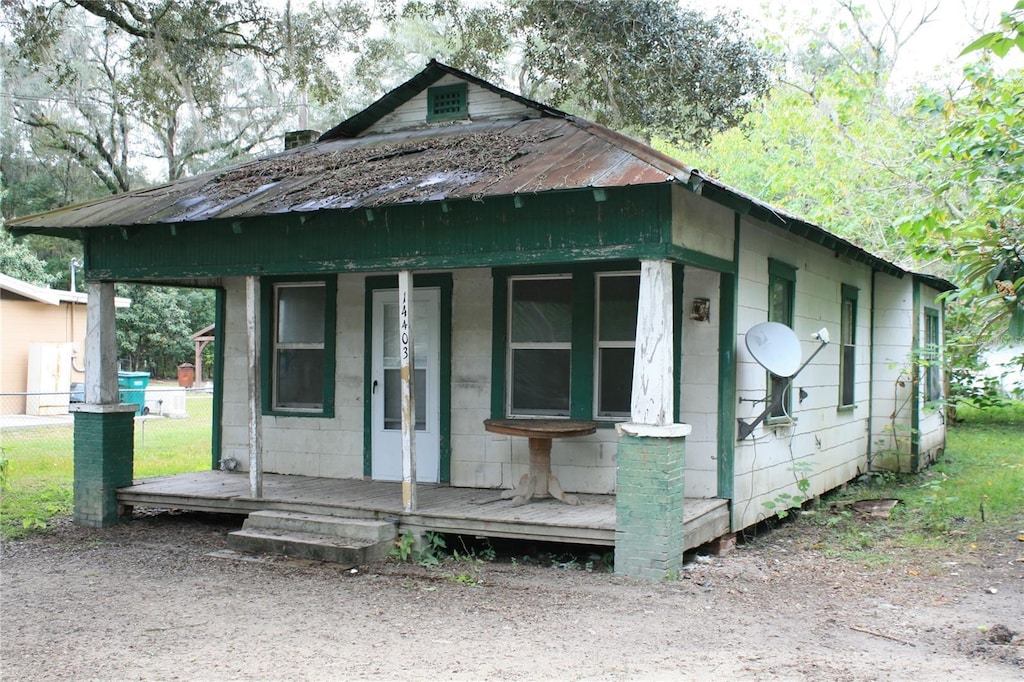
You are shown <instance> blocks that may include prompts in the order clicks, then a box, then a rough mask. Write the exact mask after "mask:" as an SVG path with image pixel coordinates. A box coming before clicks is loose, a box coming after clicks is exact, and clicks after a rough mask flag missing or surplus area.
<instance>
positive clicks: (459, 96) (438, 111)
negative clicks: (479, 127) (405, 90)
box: [427, 83, 469, 121]
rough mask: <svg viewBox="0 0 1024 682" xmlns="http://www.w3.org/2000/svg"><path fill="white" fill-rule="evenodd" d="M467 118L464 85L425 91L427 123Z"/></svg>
mask: <svg viewBox="0 0 1024 682" xmlns="http://www.w3.org/2000/svg"><path fill="white" fill-rule="evenodd" d="M468 116H469V107H468V106H467V99H466V84H465V83H455V84H453V85H440V86H437V87H434V88H428V89H427V120H428V121H455V120H458V119H462V118H467V117H468Z"/></svg>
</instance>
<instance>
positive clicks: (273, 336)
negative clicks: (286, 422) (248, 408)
mask: <svg viewBox="0 0 1024 682" xmlns="http://www.w3.org/2000/svg"><path fill="white" fill-rule="evenodd" d="M282 287H296V288H298V287H323V289H324V304H323V305H324V311H323V313H324V319H323V322H324V331H323V335H324V338H323V344H322V350H323V368H322V371H323V391H322V401H321V404H320V406H319V407H292V406H283V405H280V404H278V402H277V385H278V381H277V356H278V350H280V349H285V348H290V347H293V346H294V347H297V348H298V347H302V348H311V347H314V346H316V347H320V344H308V343H306V344H301V343H300V344H283V345H282V344H279V343H278V341H277V338H278V333H277V330H278V314H277V291H278V289H279V288H282ZM337 289H338V283H337V277H336V276H335V277H265V278H262V279H261V282H260V327H261V353H260V356H261V357H260V389H261V390H260V397H261V400H260V403H261V410H262V413H263V414H265V415H278V416H288V417H313V418H333V417H334V396H335V376H334V374H335V364H336V358H335V355H336V347H337V334H336V330H337Z"/></svg>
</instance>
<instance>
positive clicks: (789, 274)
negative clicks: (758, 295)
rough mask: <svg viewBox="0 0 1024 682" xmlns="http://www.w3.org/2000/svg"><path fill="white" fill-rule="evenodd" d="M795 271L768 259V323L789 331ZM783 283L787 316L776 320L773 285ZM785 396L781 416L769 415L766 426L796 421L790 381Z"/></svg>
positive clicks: (769, 380)
mask: <svg viewBox="0 0 1024 682" xmlns="http://www.w3.org/2000/svg"><path fill="white" fill-rule="evenodd" d="M796 271H797V268H796V267H794V266H792V265H790V264H789V263H786V262H784V261H781V260H778V259H777V258H769V259H768V301H767V303H768V321H769V322H781V323H782V324H784V325H786V326H787V327H789V328H790V329H792V328H793V320H794V319H795V318H796ZM779 281H782V282H785V283H786V284H787V285H788V286H787V287H786V293H787V297H788V298H789V300H788V301H787V312H788V316H787V318H786V319H784V320H777V319H775V318H774V316H773V314H772V313H773V309H774V307H775V306H774V305H773V303H774V299H773V297H774V296H775V285H776V283H777V282H779ZM772 376H773V375H772V373H771V372H767V373H766V385H767V386H768V401H769V402H768V404H769V405H772V404H773V403H774V400H775V398H774V396H772V388H773V385H772ZM787 386H788V387H787V388H786V391H785V396H784V397H783V400H782V405H781V409H782V412H783V413H782V414H770V415H769V416H768V418H767V419H765V422H764V423H765V424H766V425H769V426H770V425H772V424H788V423H790V422H794V421H796V420H795V419H793V417H792V414H793V382H792V381H790V382H789V383H788V385H787Z"/></svg>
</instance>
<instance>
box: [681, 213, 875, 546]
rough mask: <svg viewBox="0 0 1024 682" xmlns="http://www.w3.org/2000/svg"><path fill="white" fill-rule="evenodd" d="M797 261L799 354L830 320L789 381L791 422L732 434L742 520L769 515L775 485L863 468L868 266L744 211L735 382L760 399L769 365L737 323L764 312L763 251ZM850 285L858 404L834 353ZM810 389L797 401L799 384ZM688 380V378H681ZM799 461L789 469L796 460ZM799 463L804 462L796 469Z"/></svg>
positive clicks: (758, 407)
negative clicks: (844, 396)
mask: <svg viewBox="0 0 1024 682" xmlns="http://www.w3.org/2000/svg"><path fill="white" fill-rule="evenodd" d="M769 258H776V259H778V260H781V261H784V262H786V263H788V264H790V265H792V266H794V267H795V268H797V271H796V297H795V299H796V300H795V308H794V324H793V327H794V331H795V332H796V335H797V338H798V339H799V340H800V345H801V348H802V357H803V358H804V359H806V358H808V357H809V356H810V354H811V353H813V352H814V350H815V349H816V348H817V347H818V345H819V344H818V342H817V341H815V340H814V339H812V338H811V334H813V333H814V332H816V331H818V330H819V329H821V328H822V327H825V328H827V329H828V331H829V333H830V335H831V338H832V339H833V342H832V343H831V344H829V345H828V346H826V347H825V348H824V350H822V351H821V352H820V353H819V354H818V355H817V357H815V359H814V360H813V361H812V362H811V364H809V365H808V366H807V367H806V368H805V369H804V370H803V371H802V372H801V373H800V374H799V375H798V376H797V377H796V379H795V380H794V382H793V400H792V415H791V416H792V417H793V419H794V421H793V422H791V423H785V424H778V425H766V424H763V423H762V425H761V426H759V427H758V428H757V429H756V430H755V431H754V433H753V434H752V435H751V436H749V437H748V438H746V439H745V440H743V441H737V443H736V450H735V461H734V496H733V503H734V525H735V527H736V528H744V527H746V526H749V525H751V524H753V523H756V522H757V521H759V520H761V519H763V518H766V517H767V516H770V515H771V514H772V513H774V512H771V511H769V510H768V509H767V508H766V507H765V506H764V504H763V503H764V502H767V501H772V500H774V499H775V498H776V497H777V496H778V495H779V494H780V493H789V494H791V495H796V494H798V492H799V491H798V489H797V479H798V478H802V477H804V476H806V477H807V478H808V479H809V480H810V483H811V487H810V490H809V491H808V494H810V495H816V494H821V493H823V492H826V491H828V490H830V489H832V488H835V487H837V486H839V485H841V484H843V483H845V482H846V481H848V480H850V479H851V478H853V477H855V476H856V474H857V472H858V471H865V470H866V468H867V450H868V433H867V431H868V388H869V376H870V360H869V358H870V353H869V341H870V315H871V313H870V301H871V296H870V293H871V289H870V287H871V272H870V269H869V268H868V267H867V266H864V265H861V264H858V263H854V262H852V261H850V260H848V259H846V258H842V257H836V256H835V254H834V253H832V252H831V251H829V250H827V249H823V248H820V247H817V246H814V245H813V244H810V243H809V242H807V241H806V240H803V239H800V238H798V237H796V236H794V235H791V234H788V233H784V232H782V231H781V230H778V229H774V228H769V227H767V226H765V225H763V224H760V223H759V222H757V221H754V220H752V219H750V218H744V219H743V222H742V224H741V238H740V264H739V271H740V279H739V311H738V334H739V338H738V341H737V368H736V374H737V377H736V391H737V396H738V397H739V398H744V399H755V400H756V399H764V397H765V394H766V378H767V376H766V372H765V370H764V369H763V368H762V367H761V366H760V365H758V364H757V362H755V361H754V359H753V358H752V357H751V356H750V354H749V352H748V351H747V349H746V344H745V336H744V333H745V331H746V330H747V329H749V328H750V327H752V326H753V325H755V324H758V323H760V322H764V321H766V320H767V319H768V312H767V309H768V259H769ZM843 284H848V285H851V286H854V287H857V288H858V290H859V292H860V293H859V295H858V299H857V329H856V370H855V371H856V388H855V407H854V408H853V409H852V410H850V409H846V410H840V409H838V405H839V355H840V348H839V344H838V343H837V342H838V340H839V331H840V310H841V300H842V294H841V291H842V285H843ZM801 389H803V390H805V391H806V392H807V397H806V398H805V399H804V400H803V401H802V402H801V401H800V398H799V392H800V390H801ZM684 390H685V387H684ZM764 407H765V405H764V403H763V402H762V403H751V402H742V403H737V417H738V418H740V419H743V420H744V421H747V422H750V421H752V420H753V419H754V418H756V416H757V415H759V414H760V413H761V411H762V410H764ZM794 468H796V470H794ZM801 468H806V469H807V472H806V473H804V472H803V471H801Z"/></svg>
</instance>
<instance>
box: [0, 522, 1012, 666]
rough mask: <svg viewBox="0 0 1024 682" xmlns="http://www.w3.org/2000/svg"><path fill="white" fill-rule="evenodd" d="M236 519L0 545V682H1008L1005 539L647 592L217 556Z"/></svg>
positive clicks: (600, 583)
mask: <svg viewBox="0 0 1024 682" xmlns="http://www.w3.org/2000/svg"><path fill="white" fill-rule="evenodd" d="M237 523H239V519H238V518H235V517H216V516H207V515H198V514H169V513H164V514H156V515H153V514H148V515H139V516H138V517H137V518H136V520H135V521H133V522H132V523H131V524H126V525H123V526H118V527H115V528H109V529H86V528H77V527H74V526H71V525H68V524H62V525H61V526H60V527H58V528H57V529H56V530H55V531H54V532H52V533H49V534H47V535H45V536H41V537H36V538H32V539H29V540H24V541H17V542H8V543H5V544H4V545H3V547H2V550H3V557H2V593H0V598H2V602H0V627H2V631H0V636H2V639H0V672H2V675H3V678H4V679H5V680H48V681H49V680H92V679H97V680H338V679H345V680H351V679H401V680H408V679H439V678H440V679H471V680H476V679H497V680H533V679H573V680H575V679H588V680H589V679H597V680H604V679H694V680H708V679H758V680H773V679H813V680H879V679H908V680H940V679H941V680H1021V679H1024V639H1022V637H1021V635H1020V634H1019V633H1021V632H1022V631H1024V543H1021V542H1019V541H1018V533H1019V532H1020V531H1019V530H1018V529H1016V528H1014V529H1012V530H1008V529H1003V530H1000V531H994V532H993V537H992V538H991V539H989V540H987V541H985V542H979V543H978V544H977V546H976V547H974V548H967V549H962V550H957V549H954V548H952V547H951V548H950V549H949V550H948V551H942V552H935V551H929V552H921V551H910V550H906V551H904V552H903V553H902V555H901V556H897V557H894V561H893V562H892V563H891V564H888V565H887V566H885V567H884V568H874V569H867V568H864V567H862V566H861V565H859V564H857V563H854V562H852V561H850V560H847V559H837V558H828V557H826V556H825V555H824V554H823V553H822V552H821V551H820V549H818V548H817V547H818V541H819V540H820V539H821V538H820V536H819V535H817V534H818V533H820V532H824V531H821V530H818V529H816V528H814V527H812V526H810V524H789V525H786V526H783V527H782V528H779V529H776V530H775V531H774V532H772V533H770V534H768V535H766V536H762V537H760V538H758V539H757V540H755V541H752V542H749V543H747V544H743V545H741V546H740V547H739V548H738V549H737V550H736V551H734V552H733V553H731V554H729V555H727V556H724V557H708V558H702V559H700V560H695V561H692V562H691V563H688V564H687V565H686V568H685V570H684V571H683V574H682V575H681V576H680V578H679V579H678V580H672V581H664V582H659V583H650V582H641V581H635V580H630V579H626V578H622V577H617V576H614V575H611V574H608V573H602V572H587V571H586V570H582V569H580V568H572V567H570V568H557V567H552V566H551V565H550V564H551V563H552V562H551V561H550V560H549V559H544V560H543V561H544V565H532V564H530V563H527V562H526V561H525V558H524V557H522V556H520V557H519V561H511V560H509V559H508V558H505V559H503V560H499V561H495V562H487V563H476V562H471V561H454V560H452V561H447V562H445V563H444V564H442V565H441V566H439V567H434V568H422V567H420V566H415V565H410V564H398V563H394V562H383V563H380V564H375V565H369V566H360V567H356V568H354V569H353V568H352V567H345V566H339V565H334V564H320V563H313V562H307V561H301V560H295V559H284V558H258V557H241V556H240V555H235V556H234V558H224V555H225V554H226V555H227V556H229V557H230V556H231V553H229V552H227V553H226V552H224V550H225V549H226V541H225V536H226V534H227V533H228V532H229V531H230V530H232V529H233V528H235V527H236V526H235V525H234V524H237ZM218 552H219V553H220V556H216V555H211V554H212V553H218Z"/></svg>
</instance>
